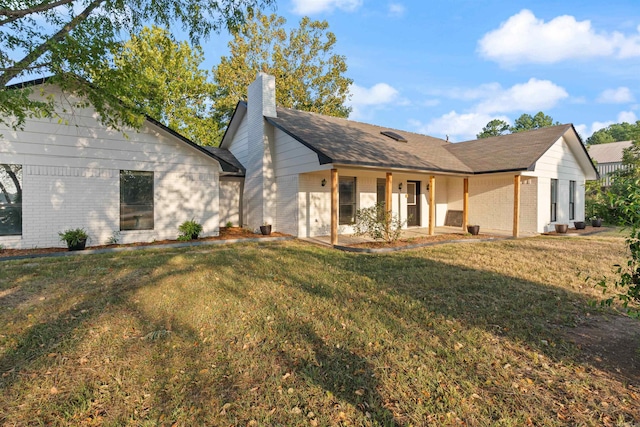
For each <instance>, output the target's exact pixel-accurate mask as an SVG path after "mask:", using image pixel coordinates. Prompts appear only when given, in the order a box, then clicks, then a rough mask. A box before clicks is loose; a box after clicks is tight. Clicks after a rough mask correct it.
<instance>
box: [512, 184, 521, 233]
mask: <svg viewBox="0 0 640 427" xmlns="http://www.w3.org/2000/svg"><path fill="white" fill-rule="evenodd" d="M518 234H520V175H515V176H514V177H513V237H518Z"/></svg>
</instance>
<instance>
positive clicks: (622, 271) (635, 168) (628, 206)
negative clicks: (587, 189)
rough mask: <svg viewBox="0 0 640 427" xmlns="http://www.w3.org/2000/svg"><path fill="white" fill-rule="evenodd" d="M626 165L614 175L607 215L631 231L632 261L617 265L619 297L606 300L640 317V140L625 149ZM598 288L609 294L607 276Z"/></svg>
mask: <svg viewBox="0 0 640 427" xmlns="http://www.w3.org/2000/svg"><path fill="white" fill-rule="evenodd" d="M623 164H625V166H627V168H624V169H619V170H617V171H616V172H614V174H613V175H612V179H611V187H610V188H609V189H608V190H607V191H606V193H605V194H604V203H605V206H603V207H602V208H601V211H602V212H605V215H607V216H608V217H607V218H606V219H607V220H608V221H609V222H612V223H614V224H618V225H621V226H623V227H625V228H626V229H627V230H630V233H629V235H628V236H627V238H626V244H627V248H628V260H627V262H626V264H622V265H616V267H617V270H616V272H617V274H618V278H617V279H615V280H614V281H613V286H614V288H615V289H616V292H617V293H616V295H615V296H614V297H610V298H608V299H606V300H605V301H603V304H606V305H611V304H612V303H613V300H614V298H616V297H617V299H619V300H620V301H622V304H623V307H625V308H626V309H627V310H628V312H629V314H631V315H633V316H635V317H639V318H640V141H639V140H635V141H634V142H633V146H632V147H631V148H630V149H628V150H625V153H624V156H623ZM598 285H599V286H601V287H602V288H603V291H606V290H607V289H608V288H609V280H608V279H607V278H606V277H605V278H603V279H602V280H600V281H599V282H598Z"/></svg>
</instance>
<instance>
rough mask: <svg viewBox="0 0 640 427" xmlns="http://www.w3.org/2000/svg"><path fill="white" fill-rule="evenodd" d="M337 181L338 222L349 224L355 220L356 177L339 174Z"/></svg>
mask: <svg viewBox="0 0 640 427" xmlns="http://www.w3.org/2000/svg"><path fill="white" fill-rule="evenodd" d="M338 183H339V190H338V193H339V203H338V206H339V211H338V224H340V225H349V224H353V223H355V222H356V178H355V177H354V176H341V177H340V178H339V179H338Z"/></svg>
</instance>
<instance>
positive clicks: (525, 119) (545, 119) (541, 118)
mask: <svg viewBox="0 0 640 427" xmlns="http://www.w3.org/2000/svg"><path fill="white" fill-rule="evenodd" d="M559 124H560V123H559V122H554V121H553V118H551V116H548V115H546V114H545V113H543V112H542V111H539V112H538V113H536V115H535V116H531V115H530V114H523V115H521V116H520V117H518V118H517V119H516V120H515V121H514V122H513V126H511V127H510V128H509V130H510V131H511V133H517V132H524V131H527V130H533V129H541V128H546V127H549V126H555V125H559Z"/></svg>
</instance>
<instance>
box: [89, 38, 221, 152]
mask: <svg viewBox="0 0 640 427" xmlns="http://www.w3.org/2000/svg"><path fill="white" fill-rule="evenodd" d="M113 54H114V59H113V63H114V68H113V69H109V70H105V71H104V72H100V73H99V74H97V75H95V76H94V77H93V78H92V81H93V82H94V83H96V84H98V85H101V82H102V79H104V78H106V79H111V78H112V76H111V73H115V74H117V75H119V76H124V77H125V78H126V79H127V83H128V84H127V85H126V86H125V87H123V88H122V89H123V92H122V93H116V94H114V95H116V96H117V97H118V98H119V99H120V100H122V101H123V102H125V103H126V104H127V105H130V106H131V105H133V106H134V107H135V109H136V110H139V111H141V112H143V113H144V114H147V115H149V116H151V117H152V118H154V119H156V120H158V121H160V122H162V123H163V124H164V125H166V126H168V127H169V128H171V129H173V130H175V131H176V132H178V133H180V134H182V135H184V136H186V137H187V138H189V139H191V140H192V141H194V142H196V143H198V144H200V145H212V144H213V143H214V142H215V141H216V140H217V139H218V133H219V132H218V128H217V122H216V120H215V119H214V118H213V110H212V104H213V101H212V96H213V93H214V89H215V85H214V84H213V83H211V82H210V81H209V73H208V72H207V71H205V70H202V69H200V68H199V65H200V64H201V63H202V61H203V59H204V55H203V53H202V49H201V48H200V47H195V48H194V49H191V47H189V44H188V43H187V42H180V43H178V42H176V40H175V39H174V38H173V37H172V36H171V34H169V32H168V31H167V30H164V29H162V28H159V27H155V26H154V27H152V28H148V27H145V28H143V29H142V31H141V33H140V34H139V35H138V36H133V37H131V40H129V41H127V42H126V43H124V44H123V45H122V46H119V47H118V49H117V50H116V51H115V52H113Z"/></svg>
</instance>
